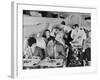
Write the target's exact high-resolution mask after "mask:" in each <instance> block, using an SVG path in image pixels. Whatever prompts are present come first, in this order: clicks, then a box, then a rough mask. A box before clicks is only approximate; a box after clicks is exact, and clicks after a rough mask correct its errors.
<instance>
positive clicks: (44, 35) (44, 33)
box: [43, 29, 50, 38]
mask: <svg viewBox="0 0 100 80" xmlns="http://www.w3.org/2000/svg"><path fill="white" fill-rule="evenodd" d="M47 31H49V32H50V30H49V29H46V30H45V31H44V32H43V37H44V38H46V32H47Z"/></svg>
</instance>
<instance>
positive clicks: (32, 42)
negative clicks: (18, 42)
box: [28, 37, 36, 47]
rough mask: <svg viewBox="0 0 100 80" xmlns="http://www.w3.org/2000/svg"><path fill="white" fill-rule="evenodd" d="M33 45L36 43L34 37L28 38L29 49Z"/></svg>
mask: <svg viewBox="0 0 100 80" xmlns="http://www.w3.org/2000/svg"><path fill="white" fill-rule="evenodd" d="M34 43H36V39H35V37H30V38H29V39H28V45H29V46H30V47H31V46H32V44H34Z"/></svg>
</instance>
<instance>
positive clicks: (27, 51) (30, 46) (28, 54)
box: [24, 37, 36, 58]
mask: <svg viewBox="0 0 100 80" xmlns="http://www.w3.org/2000/svg"><path fill="white" fill-rule="evenodd" d="M27 44H28V47H27V48H26V49H25V51H24V56H25V58H32V55H33V52H34V50H35V47H36V39H35V38H34V37H29V38H28V39H27Z"/></svg>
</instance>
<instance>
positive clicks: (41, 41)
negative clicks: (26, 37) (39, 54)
mask: <svg viewBox="0 0 100 80" xmlns="http://www.w3.org/2000/svg"><path fill="white" fill-rule="evenodd" d="M36 40H37V42H36V46H38V47H40V48H43V49H45V48H46V43H45V40H44V38H42V37H39V38H37V39H36Z"/></svg>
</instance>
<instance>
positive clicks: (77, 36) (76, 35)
mask: <svg viewBox="0 0 100 80" xmlns="http://www.w3.org/2000/svg"><path fill="white" fill-rule="evenodd" d="M71 37H72V38H73V39H74V40H73V42H76V43H77V45H81V46H82V42H83V40H84V39H86V33H85V32H84V30H80V29H78V30H76V29H74V30H72V34H71Z"/></svg>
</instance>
